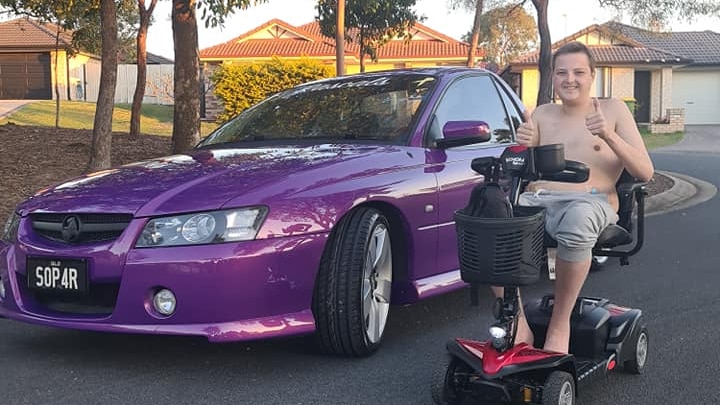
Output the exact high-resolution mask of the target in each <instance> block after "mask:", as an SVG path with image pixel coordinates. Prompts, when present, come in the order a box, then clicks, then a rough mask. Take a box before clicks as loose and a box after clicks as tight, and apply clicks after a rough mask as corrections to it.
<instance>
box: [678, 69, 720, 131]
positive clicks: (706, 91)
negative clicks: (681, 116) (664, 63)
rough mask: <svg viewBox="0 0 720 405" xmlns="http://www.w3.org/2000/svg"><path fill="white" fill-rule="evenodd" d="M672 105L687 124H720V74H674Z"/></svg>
mask: <svg viewBox="0 0 720 405" xmlns="http://www.w3.org/2000/svg"><path fill="white" fill-rule="evenodd" d="M672 105H673V107H682V108H684V109H685V123H686V124H720V72H678V71H675V72H673V76H672Z"/></svg>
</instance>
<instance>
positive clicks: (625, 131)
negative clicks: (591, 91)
mask: <svg viewBox="0 0 720 405" xmlns="http://www.w3.org/2000/svg"><path fill="white" fill-rule="evenodd" d="M593 104H594V106H595V113H594V114H590V115H589V116H588V117H587V118H586V120H585V125H586V126H587V128H588V130H589V131H590V132H591V133H592V134H593V135H596V136H598V137H600V138H601V139H603V140H604V141H605V143H607V145H608V146H609V147H610V149H612V151H613V152H615V154H616V155H617V157H618V158H619V159H620V161H621V162H622V164H623V166H625V169H626V170H627V171H628V172H629V173H630V175H631V176H633V177H635V178H636V179H639V180H642V181H650V179H651V178H652V176H653V173H654V172H655V169H654V168H653V164H652V161H651V160H650V156H649V155H648V151H647V149H646V148H645V142H643V139H642V136H640V132H639V131H638V129H637V125H636V124H635V119H633V116H632V114H631V113H630V109H628V107H627V105H625V103H623V102H622V101H620V100H618V99H614V98H612V99H608V100H607V101H606V102H604V103H603V104H604V108H607V109H608V112H609V113H611V114H612V115H611V116H614V117H616V120H615V128H611V127H610V125H609V124H608V122H607V121H606V120H605V116H604V114H603V112H602V109H601V108H600V102H599V101H598V100H597V99H593Z"/></svg>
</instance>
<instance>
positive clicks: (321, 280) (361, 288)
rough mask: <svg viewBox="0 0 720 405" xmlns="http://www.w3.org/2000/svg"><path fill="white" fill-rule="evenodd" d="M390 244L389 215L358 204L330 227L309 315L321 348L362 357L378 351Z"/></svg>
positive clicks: (385, 314) (389, 273) (386, 308)
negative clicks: (333, 228) (332, 227)
mask: <svg viewBox="0 0 720 405" xmlns="http://www.w3.org/2000/svg"><path fill="white" fill-rule="evenodd" d="M392 264H393V260H392V244H391V238H390V226H389V223H388V220H387V218H385V216H384V215H383V214H382V213H381V212H380V211H378V210H376V209H374V208H367V207H363V208H359V209H357V210H355V211H353V212H351V213H350V214H349V215H348V216H346V217H345V218H343V219H342V220H341V221H340V223H339V224H338V226H337V227H336V229H335V230H334V231H333V233H332V235H331V237H330V240H329V241H328V246H327V247H326V249H325V252H324V254H323V258H322V261H321V263H320V270H319V272H318V276H317V280H316V282H315V294H314V296H313V305H312V309H313V315H314V317H315V326H316V329H317V335H318V337H319V338H320V345H321V347H322V349H323V350H325V351H327V352H329V353H333V354H341V355H345V356H366V355H369V354H371V353H372V352H374V351H375V350H377V348H378V347H379V345H380V342H381V340H382V337H383V333H384V332H385V326H386V324H387V319H388V312H389V310H390V293H391V290H392V276H393V266H392Z"/></svg>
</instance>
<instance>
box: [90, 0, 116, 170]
mask: <svg viewBox="0 0 720 405" xmlns="http://www.w3.org/2000/svg"><path fill="white" fill-rule="evenodd" d="M116 15H117V5H116V4H115V1H114V0H100V27H102V33H101V41H102V67H101V68H100V89H99V91H98V101H97V104H96V108H95V122H94V124H93V139H92V150H91V153H90V163H89V164H88V170H89V171H95V170H102V169H107V168H108V167H110V163H111V162H110V146H111V144H112V116H113V109H114V108H115V85H116V83H117V65H118V33H117V32H118V26H117V20H116Z"/></svg>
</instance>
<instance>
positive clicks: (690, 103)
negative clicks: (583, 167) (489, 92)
mask: <svg viewBox="0 0 720 405" xmlns="http://www.w3.org/2000/svg"><path fill="white" fill-rule="evenodd" d="M571 41H580V42H583V43H584V44H586V45H588V47H589V48H590V52H591V53H592V54H593V56H594V57H595V59H596V61H597V69H596V79H595V85H594V88H593V89H592V90H591V91H592V94H594V95H596V96H598V97H617V98H623V99H635V100H636V103H637V109H636V112H635V118H636V120H637V121H638V122H639V123H651V122H654V121H658V120H660V119H662V118H665V117H668V116H669V115H672V116H676V115H682V114H684V116H685V117H684V121H685V123H686V124H720V114H718V113H717V111H719V110H720V34H719V33H716V32H712V31H702V32H653V31H648V30H644V29H640V28H637V27H632V26H629V25H625V24H621V23H617V22H608V23H605V24H601V25H597V24H595V25H591V26H589V27H587V28H585V29H583V30H581V31H579V32H577V33H575V34H572V35H570V36H568V37H566V38H564V39H562V40H560V41H558V42H556V43H554V44H553V45H552V49H553V50H555V49H557V48H558V47H560V46H562V45H564V44H566V43H568V42H571ZM537 63H538V53H537V52H536V53H533V54H528V55H525V56H524V57H521V58H520V59H518V60H516V61H513V62H512V63H511V64H510V70H511V72H513V73H516V74H518V75H519V77H520V83H521V84H520V88H521V90H520V95H521V98H522V99H523V102H524V103H525V104H526V105H527V106H528V107H534V106H535V99H536V97H537V91H538V82H539V72H538V69H537Z"/></svg>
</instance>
